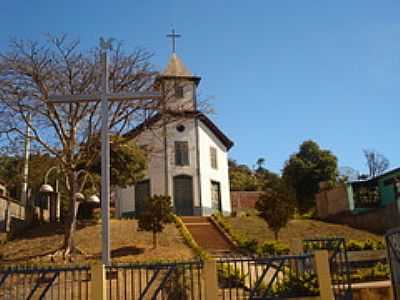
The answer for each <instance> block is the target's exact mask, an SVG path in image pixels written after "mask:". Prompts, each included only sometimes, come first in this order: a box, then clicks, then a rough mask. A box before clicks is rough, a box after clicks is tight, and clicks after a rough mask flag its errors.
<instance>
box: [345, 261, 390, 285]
mask: <svg viewBox="0 0 400 300" xmlns="http://www.w3.org/2000/svg"><path fill="white" fill-rule="evenodd" d="M389 278H390V268H389V265H388V264H382V263H377V264H376V265H375V266H373V267H371V268H364V269H358V270H357V271H356V272H355V273H353V274H352V275H351V280H352V282H368V281H380V280H387V279H389Z"/></svg>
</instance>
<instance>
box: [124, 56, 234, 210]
mask: <svg viewBox="0 0 400 300" xmlns="http://www.w3.org/2000/svg"><path fill="white" fill-rule="evenodd" d="M200 80H201V78H200V77H198V76H193V75H192V73H191V72H190V71H189V70H188V69H187V68H186V66H185V65H184V64H183V63H182V61H181V60H180V58H179V57H178V56H177V55H176V53H175V52H174V53H173V54H172V56H171V58H170V61H169V63H168V66H167V67H166V69H165V71H164V72H163V73H162V74H161V75H160V76H159V77H158V78H157V80H156V83H155V85H156V86H157V88H158V89H161V90H163V92H164V94H165V95H166V99H167V100H166V101H165V103H166V104H165V105H166V107H165V108H166V110H167V111H168V116H169V117H168V120H166V119H165V117H162V116H161V115H160V114H158V115H155V116H153V117H151V118H149V119H148V120H146V121H145V122H144V123H142V124H141V125H139V126H138V127H137V128H136V129H134V130H133V131H132V132H130V133H129V136H130V137H131V138H132V140H133V141H134V142H135V143H136V144H137V145H139V146H141V147H143V148H144V149H146V153H147V154H148V157H147V158H148V166H147V170H146V176H145V179H144V180H143V181H141V182H138V183H137V184H136V185H135V186H131V187H128V188H125V189H118V190H117V191H116V215H117V216H118V217H123V216H130V215H135V214H138V213H140V211H141V210H142V209H143V204H144V201H145V200H146V199H147V198H148V197H150V196H152V195H156V194H157V195H169V196H170V197H171V200H172V206H173V209H174V211H175V213H176V214H177V215H182V216H191V215H211V214H212V213H217V212H220V213H224V214H228V213H230V212H231V201H230V189H229V175H228V151H229V149H230V148H231V147H232V146H233V142H232V141H231V140H230V139H229V138H228V137H227V136H226V135H225V134H224V133H223V132H222V131H221V130H220V129H219V128H218V127H217V126H216V124H215V123H214V122H213V121H212V120H211V119H210V118H209V117H208V116H206V115H205V114H203V113H201V112H200V111H199V110H198V105H197V99H196V94H197V86H198V84H199V83H200Z"/></svg>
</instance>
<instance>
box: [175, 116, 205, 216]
mask: <svg viewBox="0 0 400 300" xmlns="http://www.w3.org/2000/svg"><path fill="white" fill-rule="evenodd" d="M179 124H182V125H184V126H185V130H184V131H183V132H179V131H177V129H176V127H177V125H179ZM167 136H168V140H169V142H168V175H169V180H168V190H169V194H170V195H171V197H172V202H173V199H174V195H173V193H174V186H173V179H174V176H177V175H189V176H192V178H193V207H194V210H196V207H199V206H200V198H199V186H198V174H197V157H196V155H197V154H196V130H195V121H194V120H193V119H185V120H182V121H177V122H174V123H171V124H169V125H168V134H167ZM175 141H187V142H188V145H189V166H176V165H175ZM172 205H174V203H173V204H172Z"/></svg>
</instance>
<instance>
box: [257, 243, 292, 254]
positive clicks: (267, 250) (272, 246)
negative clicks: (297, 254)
mask: <svg viewBox="0 0 400 300" xmlns="http://www.w3.org/2000/svg"><path fill="white" fill-rule="evenodd" d="M257 252H258V254H259V255H260V256H273V255H287V254H289V252H290V249H289V247H288V246H287V245H286V244H284V243H282V242H280V241H265V242H264V243H263V244H262V245H261V246H260V247H259V248H258V251H257Z"/></svg>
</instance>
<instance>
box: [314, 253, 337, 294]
mask: <svg viewBox="0 0 400 300" xmlns="http://www.w3.org/2000/svg"><path fill="white" fill-rule="evenodd" d="M314 259H315V268H316V272H317V277H318V284H319V292H320V298H321V300H332V299H334V298H333V291H332V279H331V272H330V268H329V256H328V251H327V250H317V251H315V252H314Z"/></svg>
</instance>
